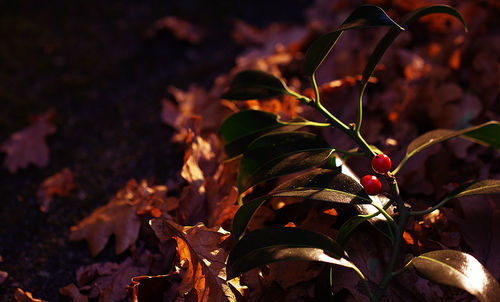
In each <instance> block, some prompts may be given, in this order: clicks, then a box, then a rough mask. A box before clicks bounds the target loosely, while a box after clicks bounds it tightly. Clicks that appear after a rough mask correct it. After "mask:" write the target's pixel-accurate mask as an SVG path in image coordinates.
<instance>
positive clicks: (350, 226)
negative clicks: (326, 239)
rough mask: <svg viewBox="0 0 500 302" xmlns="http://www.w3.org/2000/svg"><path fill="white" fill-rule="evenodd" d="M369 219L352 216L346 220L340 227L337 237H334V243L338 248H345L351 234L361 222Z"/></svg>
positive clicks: (361, 216)
mask: <svg viewBox="0 0 500 302" xmlns="http://www.w3.org/2000/svg"><path fill="white" fill-rule="evenodd" d="M368 219H369V218H368V217H366V216H363V215H356V216H352V217H351V218H349V219H347V220H346V222H344V223H343V224H342V226H341V227H340V229H339V231H338V233H337V236H336V237H335V241H336V242H337V243H338V244H339V245H340V246H345V245H346V243H347V240H349V237H351V234H352V232H354V230H355V229H357V228H358V227H359V226H360V225H361V224H362V223H363V222H365V221H367V220H368Z"/></svg>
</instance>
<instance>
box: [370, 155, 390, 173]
mask: <svg viewBox="0 0 500 302" xmlns="http://www.w3.org/2000/svg"><path fill="white" fill-rule="evenodd" d="M372 168H373V171H375V172H377V173H380V174H385V173H387V172H389V170H391V159H390V158H389V156H387V155H385V154H377V155H375V157H374V158H373V159H372Z"/></svg>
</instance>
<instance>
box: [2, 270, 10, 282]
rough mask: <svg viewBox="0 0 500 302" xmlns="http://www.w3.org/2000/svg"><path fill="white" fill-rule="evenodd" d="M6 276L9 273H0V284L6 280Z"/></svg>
mask: <svg viewBox="0 0 500 302" xmlns="http://www.w3.org/2000/svg"><path fill="white" fill-rule="evenodd" d="M8 276H9V273H7V272H5V271H0V284H2V283H3V282H4V281H5V279H7V277H8Z"/></svg>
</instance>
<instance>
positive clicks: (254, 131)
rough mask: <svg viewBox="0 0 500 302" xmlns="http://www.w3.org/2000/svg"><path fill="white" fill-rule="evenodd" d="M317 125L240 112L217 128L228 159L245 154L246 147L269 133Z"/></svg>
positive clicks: (270, 115) (301, 120) (256, 113)
mask: <svg viewBox="0 0 500 302" xmlns="http://www.w3.org/2000/svg"><path fill="white" fill-rule="evenodd" d="M317 125H319V123H315V122H311V121H307V120H305V119H302V118H296V119H294V120H291V121H290V122H282V121H280V120H279V116H278V115H276V114H272V113H269V112H266V111H260V110H242V111H238V112H236V113H234V114H232V115H230V116H229V117H228V118H227V119H225V120H224V122H223V123H222V125H221V127H220V128H219V134H220V136H221V138H222V142H223V143H224V149H225V151H226V154H227V156H228V157H229V158H232V157H235V156H238V155H240V154H242V153H243V152H245V150H246V149H247V148H248V145H249V144H250V143H251V142H252V141H253V140H255V139H256V138H258V137H259V136H261V135H263V134H266V133H270V132H277V131H280V132H286V131H295V130H299V129H300V128H303V127H305V126H317Z"/></svg>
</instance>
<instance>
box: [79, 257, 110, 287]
mask: <svg viewBox="0 0 500 302" xmlns="http://www.w3.org/2000/svg"><path fill="white" fill-rule="evenodd" d="M118 266H119V265H118V263H112V262H105V263H94V264H91V265H88V266H82V267H80V268H78V269H77V270H76V280H77V282H78V286H80V287H81V286H84V285H87V284H90V282H92V281H93V280H95V279H96V278H97V277H99V276H105V275H111V273H112V272H113V271H115V270H116V269H117V268H118Z"/></svg>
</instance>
